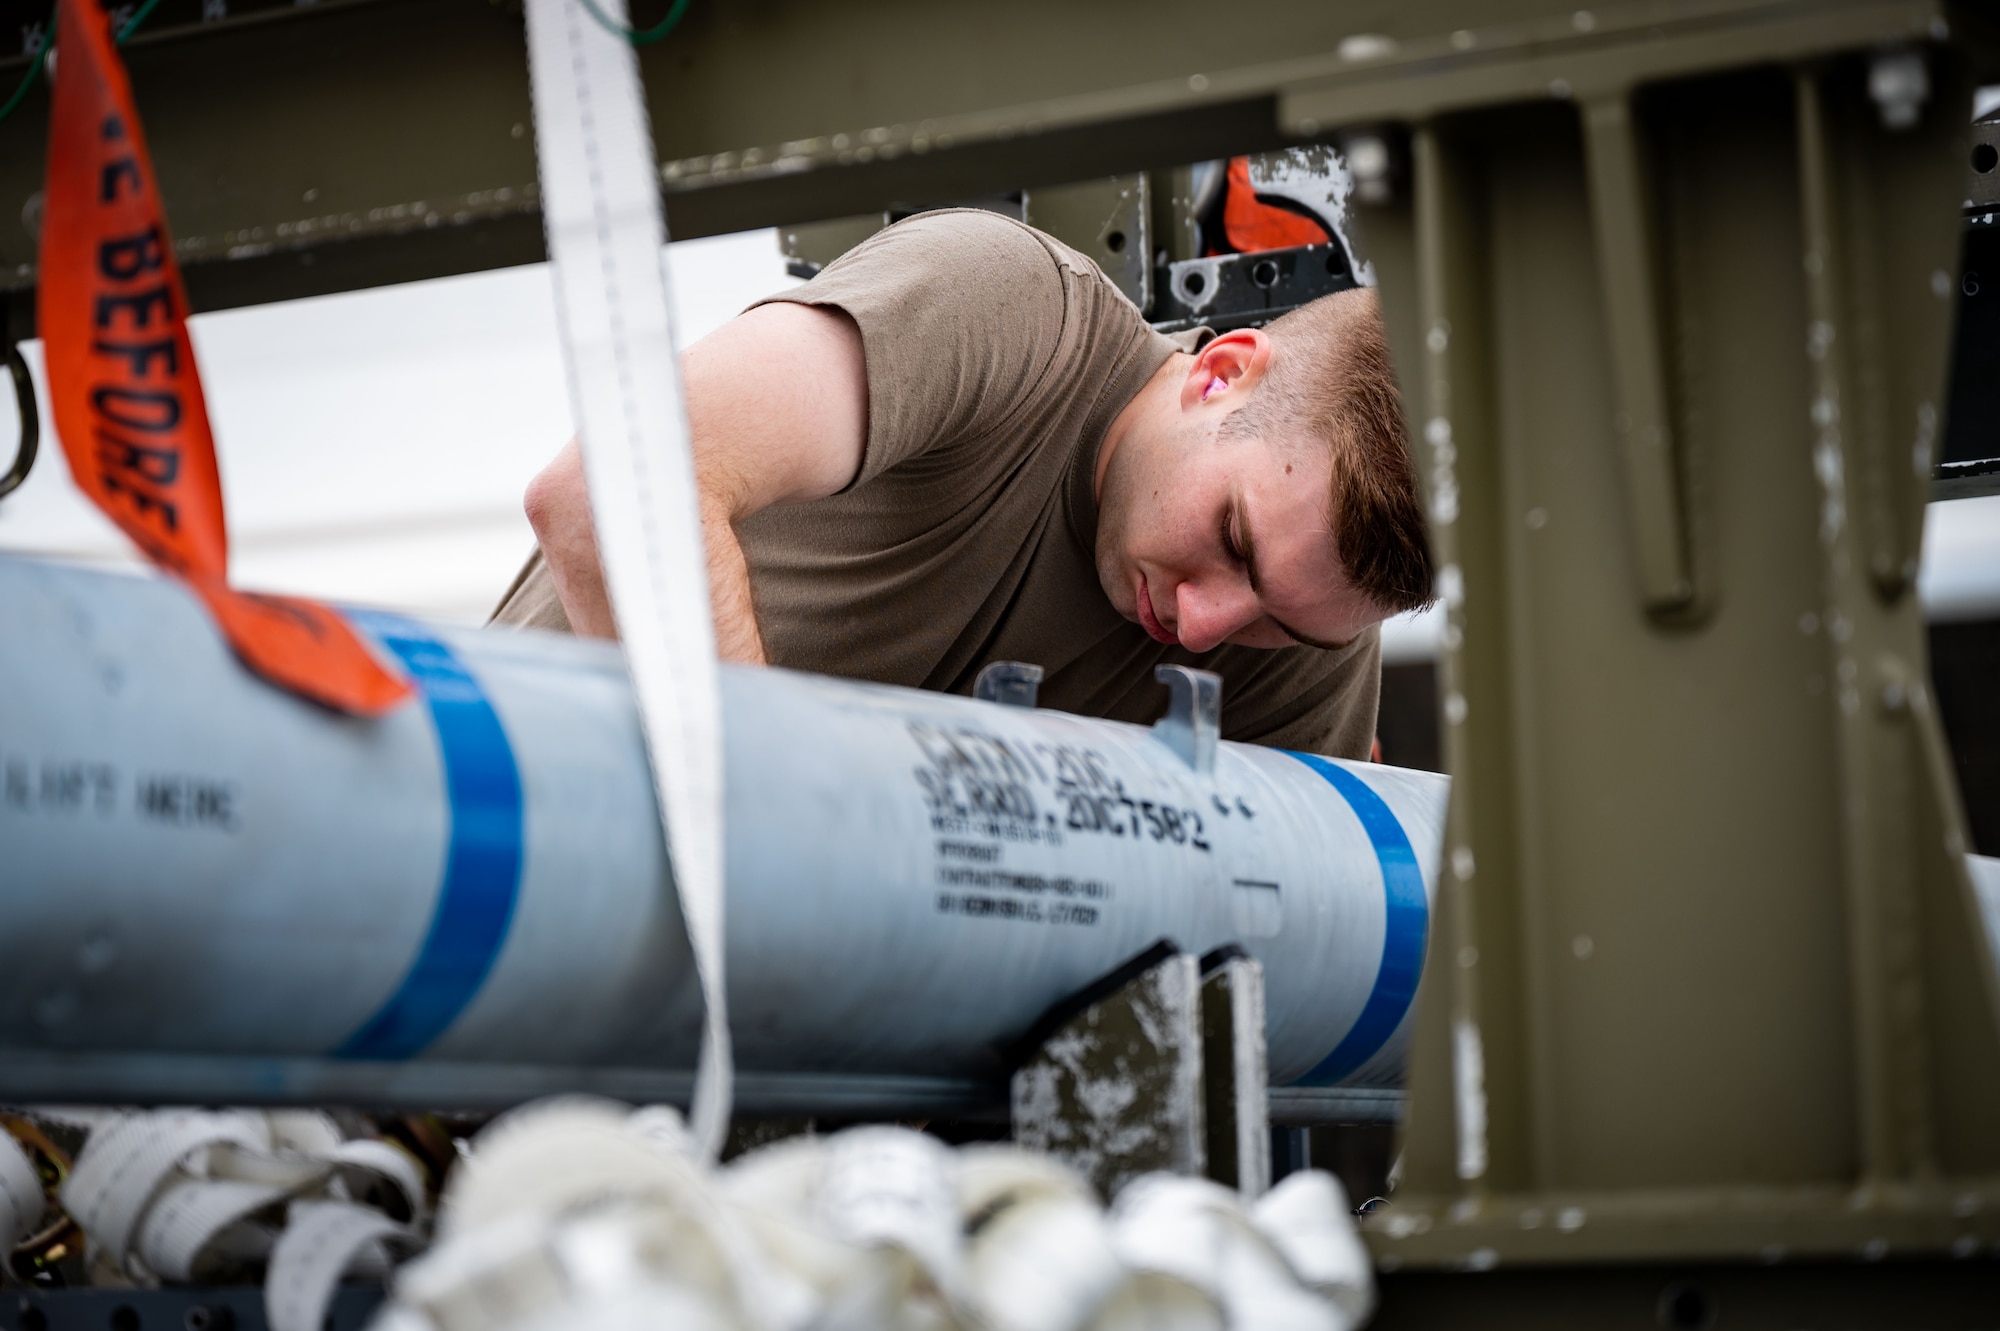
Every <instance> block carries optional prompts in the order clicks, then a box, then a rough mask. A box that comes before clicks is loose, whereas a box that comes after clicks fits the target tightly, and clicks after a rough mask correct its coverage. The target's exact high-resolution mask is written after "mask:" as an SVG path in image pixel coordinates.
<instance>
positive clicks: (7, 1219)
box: [0, 1132, 42, 1250]
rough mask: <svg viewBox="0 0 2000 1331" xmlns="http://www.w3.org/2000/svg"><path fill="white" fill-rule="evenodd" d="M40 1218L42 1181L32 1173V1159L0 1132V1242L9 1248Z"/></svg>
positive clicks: (27, 1233) (5, 1134) (36, 1223)
mask: <svg viewBox="0 0 2000 1331" xmlns="http://www.w3.org/2000/svg"><path fill="white" fill-rule="evenodd" d="M41 1222H42V1182H41V1180H40V1179H38V1178H36V1177H35V1162H34V1161H32V1160H30V1159H29V1158H28V1153H27V1152H26V1151H24V1150H22V1149H21V1144H20V1143H19V1142H17V1141H15V1140H14V1138H13V1136H12V1134H10V1133H6V1132H0V1245H4V1250H11V1249H12V1248H13V1246H14V1245H15V1244H17V1243H19V1242H20V1241H21V1240H22V1239H23V1238H26V1237H27V1236H28V1235H29V1234H30V1233H32V1232H34V1228H35V1226H36V1225H39V1224H40V1223H41Z"/></svg>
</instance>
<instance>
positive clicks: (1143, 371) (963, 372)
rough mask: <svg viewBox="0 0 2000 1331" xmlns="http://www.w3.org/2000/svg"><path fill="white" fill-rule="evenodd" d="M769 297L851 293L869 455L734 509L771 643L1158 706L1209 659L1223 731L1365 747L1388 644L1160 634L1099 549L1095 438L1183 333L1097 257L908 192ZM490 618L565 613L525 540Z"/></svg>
mask: <svg viewBox="0 0 2000 1331" xmlns="http://www.w3.org/2000/svg"><path fill="white" fill-rule="evenodd" d="M771 299H772V300H785V301H796V302H798V303H800V304H806V305H827V306H833V307H836V308H838V309H841V310H844V311H846V313H847V314H848V315H849V316H850V317H852V318H853V320H854V322H855V324H856V325H857V326H858V327H859V328H860V330H861V340H862V346H863V351H864V354H865V356H866V360H867V370H868V440H867V445H866V452H865V454H864V456H863V458H862V463H861V471H860V474H859V475H858V476H856V477H855V479H854V481H853V483H852V484H851V485H849V486H848V487H847V488H846V489H845V490H842V491H841V492H840V493H839V494H836V495H833V496H831V497H830V498H827V499H821V500H817V501H815V502H812V503H808V504H796V505H789V506H785V507H778V508H769V509H765V510H764V511H763V512H761V513H758V514H756V515H754V516H752V517H751V518H749V519H747V520H746V521H744V522H743V523H741V524H740V525H739V527H738V535H739V538H740V539H741V541H742V545H743V551H744V554H745V556H746V557H747V558H748V560H749V564H750V581H751V592H752V595H753V597H754V599H755V601H756V606H757V620H758V624H759V626H760V627H761V628H762V630H763V634H764V645H765V648H766V650H767V652H768V653H769V655H770V659H771V661H772V663H773V664H775V665H781V666H787V667H790V668H792V669H796V670H810V671H816V672H818V673H820V674H829V675H845V676H849V677H851V678H856V679H872V680H878V681H881V682H883V683H889V684H903V685H908V686H911V687H915V688H925V689H939V690H945V691H949V692H954V693H970V692H971V691H972V684H973V679H974V677H975V676H977V675H978V673H979V670H980V668H981V667H982V666H984V665H986V664H987V663H988V662H991V661H1029V662H1033V663H1035V664H1037V665H1039V666H1041V667H1042V669H1043V670H1044V672H1045V674H1044V676H1043V679H1042V685H1041V694H1040V699H1039V702H1040V705H1041V706H1044V707H1053V708H1058V709H1060V710H1062V711H1066V712H1076V713H1080V714H1083V715H1086V716H1103V717H1111V718H1113V719H1116V720H1120V721H1134V722H1151V721H1153V720H1155V719H1156V718H1158V717H1159V716H1160V714H1161V713H1162V711H1163V710H1164V709H1165V706H1166V697H1167V691H1166V689H1165V688H1164V687H1163V686H1161V685H1160V684H1158V683H1156V682H1155V681H1154V679H1153V667H1154V666H1155V665H1156V664H1158V663H1160V662H1176V663H1180V664H1185V665H1196V666H1200V667H1201V668H1203V669H1206V670H1213V671H1216V672H1217V673H1218V674H1220V675H1221V676H1222V680H1223V691H1222V729H1223V734H1224V736H1225V737H1226V738H1229V739H1238V740H1249V741H1254V742H1257V743H1263V744H1273V745H1279V746H1282V747H1285V748H1293V749H1304V750H1308V751H1311V752H1315V753H1324V754H1330V755H1333V756H1336V757H1349V758H1366V757H1367V756H1368V750H1369V745H1370V743H1371V741H1372V739H1373V737H1374V728H1375V705H1376V695H1377V692H1378V689H1379V686H1380V652H1379V647H1378V640H1377V636H1376V633H1375V631H1374V630H1373V629H1370V630H1369V631H1368V632H1367V633H1365V634H1363V635H1362V636H1361V637H1360V639H1358V640H1357V641H1356V642H1354V643H1353V644H1351V645H1350V646H1348V647H1347V648H1345V649H1343V650H1341V651H1333V652H1330V651H1321V650H1319V649H1318V648H1313V647H1303V646H1302V647H1287V648H1283V649H1280V650H1277V651H1262V650H1258V649H1256V648H1250V647H1233V646H1223V647H1219V648H1217V649H1215V650H1214V651H1211V652H1206V653H1203V654H1201V655H1196V654H1194V653H1192V652H1189V651H1186V650H1184V649H1182V648H1180V647H1170V646H1165V645H1162V644H1160V643H1157V642H1155V641H1153V639H1152V638H1150V637H1148V636H1147V635H1146V631H1145V630H1144V629H1142V628H1140V627H1139V626H1138V625H1137V624H1134V623H1132V622H1130V621H1128V620H1126V619H1124V618H1122V617H1121V616H1120V615H1119V614H1118V612H1117V611H1115V610H1113V609H1112V607H1111V603H1110V601H1108V600H1107V599H1106V598H1105V595H1104V590H1103V587H1102V586H1101V585H1100V584H1099V582H1098V579H1097V567H1096V561H1095V558H1094V556H1093V551H1094V549H1095V541H1096V536H1097V501H1096V499H1095V497H1094V495H1093V493H1092V478H1093V476H1094V473H1095V466H1096V459H1097V450H1098V445H1099V444H1100V443H1102V442H1103V439H1104V434H1105V431H1106V430H1107V429H1108V428H1109V426H1110V424H1111V421H1112V419H1113V418H1114V417H1115V416H1117V414H1118V412H1119V411H1120V410H1121V409H1123V408H1124V406H1125V405H1126V403H1128V402H1130V401H1131V400H1132V399H1133V398H1134V397H1135V396H1136V395H1137V394H1138V392H1139V390H1140V389H1141V388H1142V387H1144V386H1145V384H1146V381H1147V380H1148V379H1149V378H1151V377H1152V374H1153V372H1154V371H1155V370H1157V369H1158V368H1159V367H1160V364H1161V362H1163V361H1164V360H1166V358H1167V357H1168V356H1170V355H1172V354H1173V353H1174V352H1175V351H1176V350H1191V349H1193V342H1192V339H1193V337H1194V336H1195V335H1192V334H1189V335H1183V337H1184V338H1185V339H1188V340H1187V341H1186V342H1185V343H1184V342H1183V341H1181V340H1177V339H1170V338H1167V337H1165V336H1163V335H1161V334H1159V333H1156V332H1154V331H1153V330H1152V329H1151V328H1150V327H1148V326H1147V324H1146V322H1145V320H1144V318H1143V317H1142V316H1141V315H1140V313H1139V311H1138V309H1137V308H1136V307H1134V306H1133V304H1132V303H1131V302H1130V301H1129V300H1127V299H1126V298H1125V297H1124V295H1123V294H1122V293H1120V292H1119V291H1118V289H1117V288H1116V287H1114V286H1112V285H1111V282H1110V280H1109V279H1107V278H1106V277H1105V276H1104V275H1103V273H1101V272H1100V271H1099V270H1098V268H1097V266H1096V265H1095V264H1093V263H1092V262H1091V261H1090V260H1089V259H1087V258H1085V257H1084V256H1083V255H1081V254H1079V253H1077V252H1076V251H1075V250H1072V249H1070V248H1069V247H1068V246H1066V245H1063V244H1062V243H1061V242H1059V241H1057V240H1055V239H1053V238H1052V237H1050V236H1047V235H1044V234H1043V233H1041V232H1039V231H1036V230H1034V229H1033V228H1032V227H1028V226H1024V225H1022V224H1021V223H1019V222H1015V221H1012V220H1010V219H1008V218H1005V217H1001V216H999V215H997V214H994V213H988V212H981V211H977V210H974V209H951V210H946V211H942V212H933V213H923V214H920V215H918V216H916V217H912V218H909V219H908V220H906V221H903V222H899V223H897V224H896V225H894V226H892V227H889V228H887V229H886V230H884V231H881V232H878V233H877V234H876V235H874V236H873V237H871V238H870V239H868V240H866V241H864V242H862V243H861V244H860V245H858V246H856V247H855V248H854V249H852V250H850V251H849V252H848V253H847V254H845V255H843V256H841V258H839V259H838V260H836V261H835V262H833V263H831V264H829V265H827V267H826V269H825V270H824V271H823V272H821V273H820V274H819V276H817V277H815V278H814V279H813V280H812V281H811V282H809V283H807V284H806V285H805V286H802V287H799V288H797V289H795V290H792V291H789V292H786V293H784V294H782V295H779V296H774V297H772V298H771ZM495 619H496V620H497V621H498V622H500V623H503V624H519V625H529V626H534V627H539V628H553V629H561V630H565V631H566V630H567V629H568V627H569V625H568V622H567V620H566V619H565V618H564V616H563V613H562V606H561V604H560V603H559V602H558V600H557V599H556V595H555V588H554V584H553V582H552V581H551V580H550V578H549V576H548V573H547V570H546V569H545V568H544V567H543V566H542V564H541V562H540V555H539V553H538V554H537V555H536V556H535V558H534V559H533V560H531V561H530V563H529V566H528V567H527V568H526V569H524V570H523V571H522V575H521V577H520V578H519V579H517V580H516V582H515V585H514V587H513V588H512V589H510V591H509V592H508V595H507V597H506V599H505V600H504V601H503V602H502V604H501V607H500V610H499V612H498V613H497V614H496V616H495Z"/></svg>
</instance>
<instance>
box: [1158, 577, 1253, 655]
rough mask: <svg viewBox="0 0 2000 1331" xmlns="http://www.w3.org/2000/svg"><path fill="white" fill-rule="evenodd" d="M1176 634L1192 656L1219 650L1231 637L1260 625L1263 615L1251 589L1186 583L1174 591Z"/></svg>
mask: <svg viewBox="0 0 2000 1331" xmlns="http://www.w3.org/2000/svg"><path fill="white" fill-rule="evenodd" d="M1174 609H1175V612H1176V613H1175V623H1174V632H1175V635H1176V636H1177V637H1179V638H1180V640H1181V646H1183V647H1185V648H1187V649H1188V650H1189V651H1191V652H1206V651H1209V650H1211V649H1213V648H1216V647H1219V646H1221V645H1222V644H1223V642H1224V641H1225V640H1227V639H1228V638H1229V636H1230V635H1231V634H1234V633H1240V632H1241V631H1242V630H1244V629H1246V628H1249V627H1250V626H1251V625H1252V624H1254V623H1256V622H1257V617H1258V616H1259V615H1261V614H1262V613H1263V611H1262V610H1260V609H1259V608H1258V606H1257V598H1256V596H1255V595H1254V594H1252V593H1251V591H1250V589H1249V588H1247V587H1243V588H1215V587H1209V586H1206V585H1205V584H1203V583H1201V582H1199V581H1197V582H1184V583H1182V584H1181V585H1180V586H1179V587H1178V588H1176V589H1175V591H1174Z"/></svg>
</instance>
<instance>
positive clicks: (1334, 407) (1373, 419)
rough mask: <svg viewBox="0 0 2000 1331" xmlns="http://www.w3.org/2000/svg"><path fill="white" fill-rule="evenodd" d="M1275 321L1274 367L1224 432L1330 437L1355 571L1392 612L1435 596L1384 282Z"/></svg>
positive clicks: (1336, 517) (1341, 542) (1279, 439)
mask: <svg viewBox="0 0 2000 1331" xmlns="http://www.w3.org/2000/svg"><path fill="white" fill-rule="evenodd" d="M1265 331H1266V332H1267V333H1269V334H1270V336H1271V344H1272V345H1271V364H1270V368H1269V369H1267V370H1266V371H1265V373H1264V378H1263V380H1262V381H1261V382H1260V383H1259V384H1258V385H1257V387H1256V389H1255V390H1254V391H1253V392H1252V393H1251V395H1250V400H1249V401H1247V402H1245V403H1244V404H1243V405H1242V406H1241V407H1239V408H1237V409H1236V410H1235V411H1233V412H1231V413H1230V414H1229V415H1228V416H1227V417H1225V418H1224V420H1223V422H1222V433H1223V434H1225V435H1227V436H1231V437H1245V436H1247V437H1252V438H1257V439H1264V440H1267V441H1269V442H1271V443H1274V444H1283V443H1287V442H1294V441H1300V442H1302V441H1304V440H1307V439H1316V440H1320V441H1322V442H1324V443H1326V444H1327V445H1329V446H1330V447H1331V448H1332V449H1333V493H1332V496H1331V499H1332V504H1331V509H1330V513H1331V516H1332V519H1333V525H1334V532H1335V539H1336V541H1337V542H1338V549H1339V552H1340V562H1341V566H1342V567H1343V568H1345V569H1346V571H1347V576H1348V577H1349V578H1350V579H1352V580H1353V582H1354V585H1355V587H1356V588H1357V589H1358V590H1360V591H1361V592H1362V593H1364V594H1365V595H1366V596H1367V597H1368V598H1369V599H1370V600H1372V601H1374V602H1375V603H1376V604H1377V605H1379V606H1381V607H1382V608H1383V609H1385V610H1388V611H1390V612H1392V613H1397V612H1401V611H1404V610H1418V609H1422V608H1423V607H1424V606H1427V605H1429V604H1430V603H1431V602H1432V601H1433V600H1435V599H1436V597H1435V595H1434V594H1433V592H1432V590H1431V548H1430V538H1429V535H1428V533H1427V532H1426V530H1425V527H1424V506H1423V501H1422V499H1421V498H1419V496H1418V494H1417V477H1416V469H1415V467H1414V466H1412V465H1411V462H1410V445H1409V438H1408V434H1407V432H1406V431H1405V430H1404V428H1403V402H1402V397H1401V395H1400V394H1398V393H1397V391H1396V375H1395V371H1394V369H1393V368H1391V366H1390V363H1389V339H1388V337H1387V336H1386V335H1385V334H1384V332H1383V330H1382V311H1381V306H1380V304H1379V303H1378V302H1377V300H1376V298H1375V292H1374V289H1373V288H1371V287H1357V288H1355V289H1354V290H1351V291H1339V292H1335V293H1334V294H1333V295H1331V296H1322V297H1320V298H1319V299H1318V300H1316V301H1314V302H1312V303H1311V304H1310V305H1305V306H1301V307H1300V308H1299V309H1296V310H1293V311H1292V312H1291V313H1289V314H1284V315H1280V316H1279V317H1278V318H1276V319H1274V320H1272V321H1271V323H1270V325H1269V326H1268V327H1267V328H1266V329H1265Z"/></svg>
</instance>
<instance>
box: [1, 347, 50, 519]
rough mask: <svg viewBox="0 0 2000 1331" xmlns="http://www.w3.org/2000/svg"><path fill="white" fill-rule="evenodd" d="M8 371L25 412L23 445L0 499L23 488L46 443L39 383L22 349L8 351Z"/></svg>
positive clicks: (22, 409) (9, 349)
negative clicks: (37, 389) (38, 405)
mask: <svg viewBox="0 0 2000 1331" xmlns="http://www.w3.org/2000/svg"><path fill="white" fill-rule="evenodd" d="M7 370H8V373H10V374H11V375H13V377H14V401H15V403H16V405H18V406H19V408H20V411H21V444H20V447H19V448H17V449H15V450H14V464H13V465H12V466H11V467H9V468H7V473H6V474H5V475H4V476H0V499H5V498H6V497H7V496H8V495H10V494H12V493H14V491H16V490H18V489H20V488H21V482H22V481H25V480H27V479H28V473H29V472H30V471H32V470H34V467H35V454H36V452H37V451H38V450H39V449H40V448H41V443H42V418H41V416H40V415H38V414H37V413H36V411H35V381H34V380H33V379H31V378H29V377H28V362H27V361H26V360H24V359H23V358H22V356H21V348H20V347H18V346H10V347H8V348H7Z"/></svg>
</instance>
